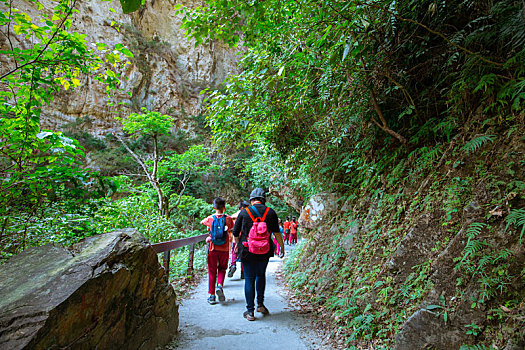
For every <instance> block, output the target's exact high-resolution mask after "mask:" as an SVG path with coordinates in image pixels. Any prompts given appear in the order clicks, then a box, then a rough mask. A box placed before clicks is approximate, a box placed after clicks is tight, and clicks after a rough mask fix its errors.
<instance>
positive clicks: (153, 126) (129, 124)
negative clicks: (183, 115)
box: [116, 108, 175, 138]
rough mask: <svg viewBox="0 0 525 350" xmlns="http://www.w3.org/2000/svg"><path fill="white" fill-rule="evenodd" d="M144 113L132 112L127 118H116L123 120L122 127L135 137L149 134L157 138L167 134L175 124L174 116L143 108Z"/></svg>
mask: <svg viewBox="0 0 525 350" xmlns="http://www.w3.org/2000/svg"><path fill="white" fill-rule="evenodd" d="M142 111H143V112H144V113H143V114H137V113H131V114H130V115H129V116H128V117H127V118H118V117H117V118H116V119H117V120H119V121H121V122H122V126H123V127H122V129H123V130H124V131H125V132H127V133H128V134H130V135H131V137H133V138H138V137H141V136H143V135H147V136H150V137H153V138H156V137H158V136H160V135H166V134H168V133H169V132H170V130H171V128H172V127H174V126H175V124H174V123H175V121H174V119H173V117H170V116H169V115H163V114H161V113H159V112H155V111H148V110H147V109H146V108H142Z"/></svg>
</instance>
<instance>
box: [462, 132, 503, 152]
mask: <svg viewBox="0 0 525 350" xmlns="http://www.w3.org/2000/svg"><path fill="white" fill-rule="evenodd" d="M495 139H496V136H495V135H481V136H478V137H476V138H474V139H472V140H470V141H469V142H467V143H466V144H465V146H463V148H462V150H464V151H466V152H467V154H468V153H471V152H476V151H477V150H478V149H479V148H480V147H481V146H483V145H484V144H485V143H487V142H489V141H490V142H494V140H495Z"/></svg>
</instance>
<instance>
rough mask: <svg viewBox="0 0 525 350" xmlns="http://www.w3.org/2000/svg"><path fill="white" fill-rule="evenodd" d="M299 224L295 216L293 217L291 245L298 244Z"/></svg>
mask: <svg viewBox="0 0 525 350" xmlns="http://www.w3.org/2000/svg"><path fill="white" fill-rule="evenodd" d="M298 226H299V223H298V222H297V220H296V218H295V216H294V217H292V222H291V223H290V241H291V244H297V227H298Z"/></svg>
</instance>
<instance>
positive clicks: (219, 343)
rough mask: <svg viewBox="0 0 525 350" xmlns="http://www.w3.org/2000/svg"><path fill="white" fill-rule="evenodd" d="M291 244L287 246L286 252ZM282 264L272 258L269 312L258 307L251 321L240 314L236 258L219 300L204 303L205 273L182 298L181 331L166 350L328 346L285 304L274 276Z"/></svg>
mask: <svg viewBox="0 0 525 350" xmlns="http://www.w3.org/2000/svg"><path fill="white" fill-rule="evenodd" d="M291 249H293V248H291V247H290V246H286V252H287V254H288V253H289V251H290V250H291ZM281 265H282V260H281V259H279V258H278V257H273V258H271V259H270V262H269V263H268V268H267V270H266V291H265V302H264V304H265V305H266V307H267V308H268V309H269V310H270V314H269V315H267V316H263V315H262V314H260V313H258V312H256V313H255V317H256V320H255V321H252V322H249V321H247V320H246V319H244V318H243V316H242V313H243V312H244V311H245V310H246V302H245V300H244V280H241V279H240V274H241V271H240V264H239V263H237V271H236V272H235V274H234V276H233V278H228V277H226V281H225V283H224V294H225V297H226V301H225V302H223V303H220V304H216V305H209V304H208V303H207V302H206V298H207V297H208V293H207V291H208V278H207V276H206V277H205V278H203V279H202V281H201V282H200V283H199V285H198V286H197V287H196V288H195V290H194V292H193V293H192V295H191V296H190V297H189V298H187V299H184V300H182V301H181V302H180V306H179V319H180V325H179V336H178V337H177V339H176V340H175V341H174V342H173V343H172V344H171V345H170V346H169V347H168V349H188V350H189V349H195V350H197V349H199V350H204V349H217V350H230V349H232V350H238V349H239V348H240V346H242V348H245V349H250V350H258V349H264V350H273V349H279V350H282V349H286V350H295V349H308V350H331V349H332V347H330V346H328V345H325V344H322V343H323V340H322V339H320V338H318V336H316V334H315V333H314V332H313V330H312V328H311V325H310V322H309V321H308V320H307V319H306V317H305V316H302V315H300V314H299V313H298V312H297V310H295V309H294V308H293V307H292V306H289V305H288V297H287V296H286V291H285V290H284V286H283V285H282V283H280V282H279V281H278V280H277V278H276V272H278V271H279V270H280V267H281Z"/></svg>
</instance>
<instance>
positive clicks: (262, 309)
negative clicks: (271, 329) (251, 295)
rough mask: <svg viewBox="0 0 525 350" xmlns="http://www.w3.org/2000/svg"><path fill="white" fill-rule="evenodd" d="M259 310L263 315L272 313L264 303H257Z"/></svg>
mask: <svg viewBox="0 0 525 350" xmlns="http://www.w3.org/2000/svg"><path fill="white" fill-rule="evenodd" d="M257 312H260V313H261V314H263V315H268V314H269V313H270V311H268V309H267V308H266V306H264V305H263V304H261V305H257Z"/></svg>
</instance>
